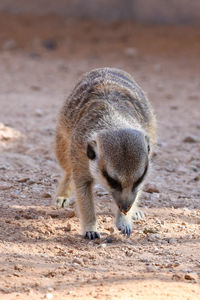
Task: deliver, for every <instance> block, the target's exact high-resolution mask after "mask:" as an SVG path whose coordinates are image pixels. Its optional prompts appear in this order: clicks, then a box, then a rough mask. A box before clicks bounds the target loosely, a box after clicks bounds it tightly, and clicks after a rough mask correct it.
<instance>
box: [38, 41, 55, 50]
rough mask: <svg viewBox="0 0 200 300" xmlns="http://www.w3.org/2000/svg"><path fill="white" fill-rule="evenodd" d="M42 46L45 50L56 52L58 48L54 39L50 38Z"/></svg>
mask: <svg viewBox="0 0 200 300" xmlns="http://www.w3.org/2000/svg"><path fill="white" fill-rule="evenodd" d="M42 44H43V46H44V48H46V49H47V50H55V49H56V48H57V47H58V44H57V42H56V40H55V39H53V38H49V39H47V40H45V41H43V43H42Z"/></svg>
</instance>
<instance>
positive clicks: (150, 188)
mask: <svg viewBox="0 0 200 300" xmlns="http://www.w3.org/2000/svg"><path fill="white" fill-rule="evenodd" d="M144 191H145V192H146V193H150V194H152V193H160V191H159V189H158V188H157V186H156V185H155V184H152V183H147V184H146V185H145V187H144Z"/></svg>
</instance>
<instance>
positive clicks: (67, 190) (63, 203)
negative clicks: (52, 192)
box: [54, 174, 75, 208]
mask: <svg viewBox="0 0 200 300" xmlns="http://www.w3.org/2000/svg"><path fill="white" fill-rule="evenodd" d="M74 203H75V199H74V197H73V193H72V182H71V180H70V178H69V176H67V175H66V174H65V175H64V177H63V179H62V180H61V182H60V184H59V186H58V190H57V193H56V198H55V203H54V204H55V205H56V206H57V207H63V208H64V207H69V206H71V205H73V204H74Z"/></svg>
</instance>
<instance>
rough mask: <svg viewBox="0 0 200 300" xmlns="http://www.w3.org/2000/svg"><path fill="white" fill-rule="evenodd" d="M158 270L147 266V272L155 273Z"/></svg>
mask: <svg viewBox="0 0 200 300" xmlns="http://www.w3.org/2000/svg"><path fill="white" fill-rule="evenodd" d="M156 270H157V268H156V267H154V266H152V265H149V266H147V271H149V272H155V271H156Z"/></svg>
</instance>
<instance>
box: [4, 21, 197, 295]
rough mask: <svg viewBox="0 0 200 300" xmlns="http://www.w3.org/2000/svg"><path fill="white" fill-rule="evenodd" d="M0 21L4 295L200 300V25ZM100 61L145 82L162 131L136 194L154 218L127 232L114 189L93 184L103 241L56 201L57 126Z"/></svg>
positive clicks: (150, 217)
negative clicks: (120, 227)
mask: <svg viewBox="0 0 200 300" xmlns="http://www.w3.org/2000/svg"><path fill="white" fill-rule="evenodd" d="M0 25H1V26H0V49H1V51H0V72H1V81H0V92H1V93H0V105H1V106H0V108H1V109H0V116H1V123H2V124H3V125H1V126H0V150H1V151H0V170H1V172H0V214H1V219H0V223H1V224H0V252H1V256H0V282H1V286H0V295H1V296H0V297H1V298H2V299H6V300H8V299H27V297H28V298H29V299H45V298H46V299H59V300H60V299H74V298H75V299H94V298H99V299H134V298H137V299H199V295H200V287H199V281H200V255H199V245H200V228H199V226H200V204H199V198H200V188H199V180H200V173H199V170H200V159H199V151H200V138H199V129H200V118H199V112H200V101H199V100H200V79H199V70H200V59H199V53H200V43H199V41H200V40H199V33H198V31H197V27H196V28H190V27H172V26H169V27H166V26H165V27H149V26H148V27H145V26H142V25H136V24H133V23H117V24H114V25H109V26H107V25H106V24H104V25H100V24H98V23H94V22H87V21H82V22H79V23H77V22H74V21H70V20H66V19H64V18H61V17H59V18H58V17H34V16H21V17H17V16H9V15H1V17H0ZM52 45H53V46H52ZM102 66H113V67H118V68H122V69H125V70H126V71H128V72H130V73H131V74H132V75H133V76H134V78H135V79H136V81H137V82H138V83H139V84H140V85H141V86H142V87H143V88H144V89H145V91H146V92H147V93H148V95H149V98H150V99H151V102H152V104H153V106H154V108H155V112H156V115H157V118H158V126H159V138H158V145H157V147H156V149H155V153H154V158H153V167H152V172H151V175H150V176H149V177H148V179H147V186H146V188H145V189H144V192H143V194H142V197H141V202H140V204H141V206H142V207H143V209H144V211H145V213H146V218H145V219H144V220H140V221H135V222H134V229H133V232H132V235H131V237H130V238H129V239H126V238H124V237H123V236H121V235H120V234H119V233H118V232H117V231H116V229H115V227H114V225H113V221H114V216H113V212H112V211H113V209H112V206H113V203H112V200H111V198H110V196H109V195H106V194H102V193H100V192H98V191H97V192H96V200H97V201H96V202H97V213H98V223H99V231H100V233H101V240H100V241H91V242H88V241H86V240H84V239H83V238H82V237H81V236H80V228H79V221H78V218H77V216H76V215H75V214H74V211H73V210H72V209H71V208H70V209H66V210H64V209H59V210H58V209H56V208H54V207H52V206H50V205H49V204H50V202H51V199H52V197H53V196H54V193H55V189H56V186H57V183H58V180H59V178H60V175H61V173H60V169H59V167H58V165H57V163H56V160H55V155H54V151H53V147H54V132H55V125H56V118H57V112H58V110H59V108H60V106H61V104H62V102H63V101H64V99H65V98H66V96H67V95H68V94H69V92H70V90H71V89H72V88H73V86H74V84H75V83H76V82H77V80H78V78H79V77H80V75H81V74H82V73H84V72H86V71H88V70H91V69H92V68H95V67H102ZM2 132H4V133H3V134H4V135H3V134H2ZM8 132H9V134H8Z"/></svg>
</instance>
